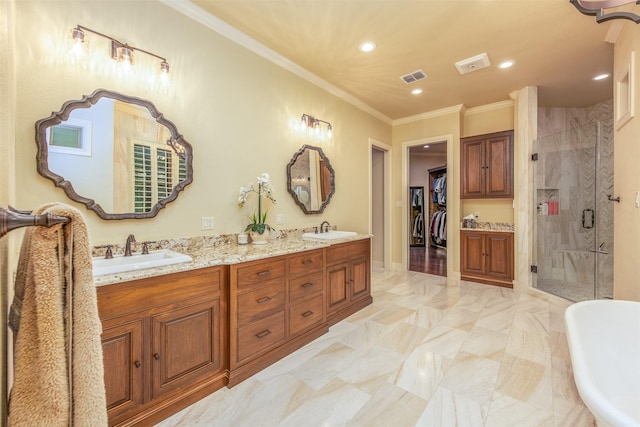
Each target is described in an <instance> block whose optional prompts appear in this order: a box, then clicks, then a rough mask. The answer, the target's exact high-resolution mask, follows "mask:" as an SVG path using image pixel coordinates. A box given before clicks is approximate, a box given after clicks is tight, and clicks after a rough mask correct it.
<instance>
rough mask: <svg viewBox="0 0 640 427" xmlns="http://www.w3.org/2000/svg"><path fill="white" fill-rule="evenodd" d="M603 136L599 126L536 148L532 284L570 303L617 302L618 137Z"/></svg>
mask: <svg viewBox="0 0 640 427" xmlns="http://www.w3.org/2000/svg"><path fill="white" fill-rule="evenodd" d="M608 134H609V133H608V132H607V135H608ZM601 135H602V129H601V123H600V122H595V123H592V124H588V125H583V126H576V127H574V128H572V129H569V130H566V131H563V132H559V133H555V134H553V135H549V136H545V137H542V138H539V139H538V140H536V142H535V145H534V147H535V151H536V154H534V156H533V160H534V163H533V164H534V166H533V171H534V181H535V185H534V191H535V193H534V206H535V210H536V211H535V212H534V221H533V223H534V227H533V229H534V245H535V249H534V265H533V266H532V270H533V271H534V272H536V274H534V275H533V276H534V279H533V280H534V281H533V285H534V287H535V288H537V289H540V290H542V291H545V292H549V293H552V294H555V295H558V296H561V297H563V298H566V299H569V300H571V301H585V300H591V299H605V298H612V297H613V203H614V202H612V201H610V200H609V196H610V195H611V194H612V192H613V138H610V137H608V136H607V137H606V138H601ZM536 157H537V160H536Z"/></svg>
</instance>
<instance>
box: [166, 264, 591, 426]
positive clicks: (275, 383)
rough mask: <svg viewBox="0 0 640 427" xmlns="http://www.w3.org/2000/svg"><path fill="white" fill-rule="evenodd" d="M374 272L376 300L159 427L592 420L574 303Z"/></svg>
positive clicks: (523, 423) (565, 423)
mask: <svg viewBox="0 0 640 427" xmlns="http://www.w3.org/2000/svg"><path fill="white" fill-rule="evenodd" d="M446 280H447V279H446V278H445V277H440V276H432V275H427V274H421V273H414V272H392V271H387V270H382V269H374V271H373V274H372V293H373V298H374V302H373V304H371V305H370V306H368V307H366V308H365V309H363V310H361V311H360V312H358V313H356V314H354V315H352V316H351V317H349V318H347V319H346V320H344V321H342V322H340V323H338V324H336V325H334V326H333V327H332V328H331V329H330V331H329V333H328V334H325V335H324V336H322V337H320V338H318V339H317V340H315V341H314V342H312V343H310V344H308V345H306V346H305V347H303V348H301V349H299V350H298V351H296V352H294V353H292V354H291V355H289V356H287V357H286V358H284V359H282V360H280V361H279V362H277V363H275V364H274V365H272V366H270V367H268V368H267V369H265V370H263V371H261V372H259V373H257V374H256V375H254V376H253V377H251V378H249V379H247V380H246V381H244V382H242V383H241V384H239V385H237V386H235V387H233V388H231V389H226V388H224V389H221V390H219V391H217V392H216V393H213V394H212V395H210V396H208V397H207V398H205V399H203V400H201V401H199V402H197V403H195V404H194V405H192V406H190V407H188V408H186V409H185V410H183V411H181V412H179V413H177V414H175V415H174V416H173V417H171V418H169V419H167V420H165V421H163V422H162V423H160V424H159V426H162V427H167V426H234V427H239V426H250V427H256V426H293V427H300V426H393V427H404V426H429V427H445V426H461V427H463V426H491V427H493V426H505V427H514V426H517V427H527V426H531V427H540V426H545V427H546V426H549V427H552V426H562V427H565V426H567V427H583V426H584V427H592V426H595V422H594V419H593V417H592V415H591V414H590V412H589V411H588V410H587V409H586V407H585V406H584V405H583V403H582V401H581V399H580V397H579V395H578V392H577V390H576V388H575V385H574V382H573V375H572V372H571V361H570V357H569V352H568V348H567V340H566V336H565V332H564V310H565V308H566V307H567V306H568V304H569V302H565V301H564V300H561V299H559V298H556V297H547V296H544V295H540V296H532V295H528V294H522V295H516V294H515V293H514V292H513V291H512V290H510V289H504V288H499V287H494V286H488V285H481V284H476V283H470V282H462V283H461V284H460V285H447V283H446Z"/></svg>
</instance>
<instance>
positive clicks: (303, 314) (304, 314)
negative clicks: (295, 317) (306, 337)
mask: <svg viewBox="0 0 640 427" xmlns="http://www.w3.org/2000/svg"><path fill="white" fill-rule="evenodd" d="M312 314H313V311H311V310H309V311H306V312H304V313H302V317H309V316H311V315H312Z"/></svg>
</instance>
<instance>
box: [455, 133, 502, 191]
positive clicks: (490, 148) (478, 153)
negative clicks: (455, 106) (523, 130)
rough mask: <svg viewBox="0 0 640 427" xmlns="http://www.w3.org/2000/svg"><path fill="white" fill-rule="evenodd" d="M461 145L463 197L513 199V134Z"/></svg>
mask: <svg viewBox="0 0 640 427" xmlns="http://www.w3.org/2000/svg"><path fill="white" fill-rule="evenodd" d="M460 142H461V145H460V156H461V158H460V168H461V173H460V179H461V191H460V198H462V199H483V198H513V131H512V130H510V131H504V132H496V133H491V134H486V135H478V136H471V137H467V138H462V139H461V140H460Z"/></svg>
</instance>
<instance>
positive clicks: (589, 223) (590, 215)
mask: <svg viewBox="0 0 640 427" xmlns="http://www.w3.org/2000/svg"><path fill="white" fill-rule="evenodd" d="M595 215H596V212H595V211H594V210H593V209H583V210H582V228H593V223H594V222H595Z"/></svg>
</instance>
